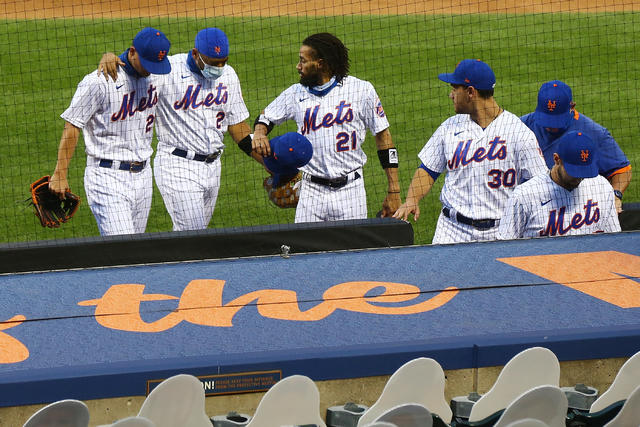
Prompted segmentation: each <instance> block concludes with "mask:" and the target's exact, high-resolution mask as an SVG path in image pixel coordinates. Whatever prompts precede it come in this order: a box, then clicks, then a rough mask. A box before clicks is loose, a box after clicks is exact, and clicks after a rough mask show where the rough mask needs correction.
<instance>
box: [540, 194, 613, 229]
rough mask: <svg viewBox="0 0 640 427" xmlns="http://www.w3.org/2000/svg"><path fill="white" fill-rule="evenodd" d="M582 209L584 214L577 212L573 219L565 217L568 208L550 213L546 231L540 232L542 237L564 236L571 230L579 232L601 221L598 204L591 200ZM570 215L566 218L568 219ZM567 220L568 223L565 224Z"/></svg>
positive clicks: (564, 207)
mask: <svg viewBox="0 0 640 427" xmlns="http://www.w3.org/2000/svg"><path fill="white" fill-rule="evenodd" d="M545 204H546V203H545ZM582 209H583V211H584V212H577V213H576V214H575V215H573V216H572V217H571V218H566V217H565V214H566V211H567V207H566V206H563V207H561V208H560V210H557V209H554V210H552V211H550V212H549V220H548V221H547V226H546V227H545V228H544V230H540V236H557V235H560V236H563V235H565V234H567V233H568V232H569V231H571V230H579V229H580V228H582V227H583V226H585V225H591V224H594V223H597V222H598V221H600V208H599V207H598V202H594V201H593V200H591V199H589V200H587V203H586V204H585V205H583V206H582ZM569 215H570V214H569ZM569 215H566V216H567V217H568V216H569ZM565 218H566V219H567V222H568V223H565Z"/></svg>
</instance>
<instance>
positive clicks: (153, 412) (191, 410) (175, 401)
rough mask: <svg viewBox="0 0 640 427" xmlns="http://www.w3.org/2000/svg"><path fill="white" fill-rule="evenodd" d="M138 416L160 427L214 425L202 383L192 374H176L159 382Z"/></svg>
mask: <svg viewBox="0 0 640 427" xmlns="http://www.w3.org/2000/svg"><path fill="white" fill-rule="evenodd" d="M138 416H139V417H143V418H147V419H149V420H151V421H152V422H153V423H154V424H155V425H156V427H176V426H180V427H211V421H210V420H209V417H207V415H206V414H205V412H204V389H203V388H202V383H201V382H200V380H198V379H197V378H196V377H194V376H192V375H185V374H180V375H176V376H173V377H171V378H167V379H166V380H164V381H163V382H161V383H160V384H158V386H157V387H156V388H154V389H153V390H152V391H151V393H149V396H147V398H146V399H145V401H144V402H142V407H141V408H140V412H138Z"/></svg>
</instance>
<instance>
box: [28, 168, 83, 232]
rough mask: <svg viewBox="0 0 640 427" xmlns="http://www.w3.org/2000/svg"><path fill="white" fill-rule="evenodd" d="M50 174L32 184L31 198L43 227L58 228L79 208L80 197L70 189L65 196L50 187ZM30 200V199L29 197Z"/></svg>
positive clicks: (35, 212)
mask: <svg viewBox="0 0 640 427" xmlns="http://www.w3.org/2000/svg"><path fill="white" fill-rule="evenodd" d="M49 178H50V177H49V176H48V175H47V176H43V177H42V178H40V179H38V180H37V181H35V182H34V183H33V184H31V200H30V201H29V203H30V204H31V205H33V210H34V214H35V215H36V216H37V217H38V219H39V220H40V224H42V226H43V227H49V228H58V227H60V224H61V223H63V222H67V221H69V220H70V219H71V218H73V215H74V214H75V213H76V211H77V210H78V205H80V198H79V197H78V196H76V195H75V194H73V193H72V192H70V191H67V192H66V193H65V197H64V198H60V196H59V195H58V194H56V193H54V192H53V191H51V190H50V189H49ZM27 200H28V199H27Z"/></svg>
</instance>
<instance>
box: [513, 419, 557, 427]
mask: <svg viewBox="0 0 640 427" xmlns="http://www.w3.org/2000/svg"><path fill="white" fill-rule="evenodd" d="M506 427H549V426H548V425H546V424H545V423H543V422H542V421H540V420H536V419H533V418H525V419H523V420H518V421H514V422H512V423H510V424H508V425H507V426H506Z"/></svg>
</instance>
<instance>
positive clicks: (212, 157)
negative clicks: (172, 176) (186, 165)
mask: <svg viewBox="0 0 640 427" xmlns="http://www.w3.org/2000/svg"><path fill="white" fill-rule="evenodd" d="M171 154H173V155H174V156H178V157H184V158H185V159H186V158H187V154H188V153H187V150H182V149H180V148H176V149H175V150H173V151H172V152H171ZM218 157H220V151H217V152H215V153H213V154H209V155H207V154H195V155H194V156H193V160H196V161H198V162H205V163H212V162H215V161H216V159H217V158H218Z"/></svg>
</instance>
